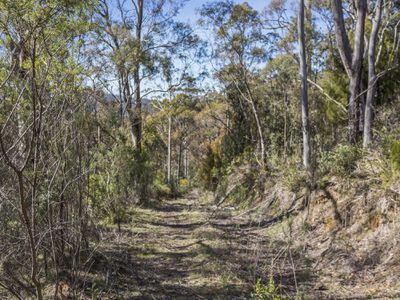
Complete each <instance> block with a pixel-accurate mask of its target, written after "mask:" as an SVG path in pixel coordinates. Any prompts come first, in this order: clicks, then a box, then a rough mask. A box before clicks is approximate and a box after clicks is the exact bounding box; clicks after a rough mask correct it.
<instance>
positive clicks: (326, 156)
mask: <svg viewBox="0 0 400 300" xmlns="http://www.w3.org/2000/svg"><path fill="white" fill-rule="evenodd" d="M359 158H361V151H360V149H359V148H358V147H357V146H350V145H339V146H338V147H337V148H336V149H335V151H331V152H323V153H322V156H321V160H320V163H319V170H320V171H321V172H322V174H333V175H339V176H347V175H349V174H350V173H351V172H352V171H354V169H355V168H356V166H357V160H358V159H359Z"/></svg>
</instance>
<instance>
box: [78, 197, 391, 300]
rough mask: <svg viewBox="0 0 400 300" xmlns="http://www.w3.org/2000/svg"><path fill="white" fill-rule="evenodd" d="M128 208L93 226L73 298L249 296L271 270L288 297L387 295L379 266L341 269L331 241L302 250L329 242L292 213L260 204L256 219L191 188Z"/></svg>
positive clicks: (266, 281)
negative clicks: (126, 214) (299, 227)
mask: <svg viewBox="0 0 400 300" xmlns="http://www.w3.org/2000/svg"><path fill="white" fill-rule="evenodd" d="M271 209H272V207H271ZM325 210H326V209H325ZM318 214H321V213H318ZM130 215H131V217H132V221H131V222H129V223H127V224H123V225H121V228H120V230H118V227H117V226H115V225H113V226H110V225H107V226H103V227H101V228H100V229H101V230H100V232H101V236H100V238H99V242H98V243H96V248H95V251H94V252H93V255H92V259H91V260H90V261H91V263H90V264H89V265H88V269H87V270H88V271H87V272H86V273H85V275H84V276H83V277H84V278H83V279H82V280H81V283H82V282H83V284H82V288H83V290H84V295H83V297H81V298H87V299H249V298H251V296H252V293H254V289H255V283H256V282H257V280H258V279H260V278H261V280H262V282H263V284H264V287H265V286H266V285H268V282H269V280H270V278H272V279H273V280H274V285H275V286H276V287H277V288H279V295H282V296H283V297H284V298H289V299H293V298H297V299H371V298H373V299H388V297H387V296H385V297H384V296H379V297H378V295H383V294H386V292H388V291H390V289H387V288H385V285H383V283H381V281H382V280H384V279H385V278H386V277H384V274H385V272H384V271H382V270H380V269H370V268H358V269H354V270H355V271H351V272H350V273H349V272H348V270H347V269H349V268H350V267H351V265H350V264H349V263H348V262H347V260H344V261H343V262H342V263H340V260H343V257H342V256H343V255H344V254H343V253H342V252H338V250H335V248H334V247H333V248H332V247H330V248H331V249H332V250H331V251H329V252H327V253H330V254H329V255H332V258H329V257H330V256H329V255H325V256H326V258H325V259H322V256H323V254H321V255H307V253H309V252H310V250H307V249H309V248H310V245H311V244H312V245H314V244H315V245H317V246H315V247H317V250H318V249H320V248H323V246H324V245H325V244H326V243H328V244H332V245H334V243H333V242H331V241H330V240H329V239H326V238H325V236H326V234H323V235H321V236H320V237H318V234H317V231H311V232H310V233H309V234H308V235H305V236H304V237H303V240H301V238H299V235H301V234H300V233H299V232H297V233H293V231H292V227H293V225H292V224H293V222H294V220H296V219H293V217H285V216H283V217H282V216H281V217H276V216H272V217H271V216H268V215H265V214H264V213H263V212H261V215H262V216H263V221H262V222H260V221H259V219H258V221H257V222H256V221H255V220H256V218H254V214H253V216H251V214H248V213H244V212H243V210H236V209H233V208H232V207H229V206H225V207H216V205H215V203H214V199H213V197H212V195H210V194H207V193H204V192H201V193H200V192H199V191H197V190H193V191H191V192H190V193H188V194H187V195H185V196H184V197H182V198H177V199H168V200H162V201H160V202H157V204H156V205H154V206H153V207H151V208H140V207H139V208H138V207H136V208H134V210H133V211H132V212H131V214H130ZM259 215H260V213H259ZM265 218H266V219H265ZM296 218H297V219H298V217H296ZM310 234H311V236H310ZM321 237H323V240H322V244H318V243H319V242H318V241H319V240H321ZM310 243H311V244H310ZM307 245H308V246H307ZM318 245H319V246H318ZM323 252H326V251H323ZM352 252H354V251H352ZM317 253H319V252H317ZM354 253H355V252H354ZM346 266H347V267H346ZM350 269H351V268H350ZM352 270H353V269H352ZM357 270H358V271H357ZM393 270H394V269H393ZM393 270H392V271H393ZM373 272H375V273H376V274H375V273H374V274H375V275H376V276H375V275H374V276H372V274H373ZM365 274H367V275H368V276H366V275H365ZM393 276H394V277H393ZM393 276H391V277H392V278H394V280H395V281H396V276H395V275H393ZM379 280H381V281H379ZM391 287H392V290H393V287H395V285H393V284H391ZM264 291H265V290H264ZM382 293H383V294H382ZM272 294H273V293H272ZM374 295H375V296H377V297H375V296H374ZM392 295H393V293H392ZM397 295H398V294H397ZM389 298H391V299H392V298H393V297H389ZM394 298H396V297H394ZM271 299H275V298H271Z"/></svg>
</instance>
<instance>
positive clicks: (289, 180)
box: [284, 166, 307, 193]
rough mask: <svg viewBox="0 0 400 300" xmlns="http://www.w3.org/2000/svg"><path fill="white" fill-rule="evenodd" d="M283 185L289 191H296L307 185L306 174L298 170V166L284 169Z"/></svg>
mask: <svg viewBox="0 0 400 300" xmlns="http://www.w3.org/2000/svg"><path fill="white" fill-rule="evenodd" d="M284 178H285V181H284V183H285V186H286V187H287V188H288V189H289V191H291V192H293V193H297V192H299V191H300V190H301V188H302V187H305V186H306V185H307V174H306V173H305V172H303V171H302V170H300V168H299V167H293V166H292V167H289V168H287V169H286V171H285V174H284Z"/></svg>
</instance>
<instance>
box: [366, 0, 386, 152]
mask: <svg viewBox="0 0 400 300" xmlns="http://www.w3.org/2000/svg"><path fill="white" fill-rule="evenodd" d="M381 18H382V0H378V1H377V3H376V11H375V15H374V17H373V19H372V30H371V35H370V37H369V43H368V91H367V100H366V103H365V117H364V134H363V147H364V149H367V148H368V147H369V146H370V144H371V141H372V122H373V109H374V98H375V92H376V81H377V78H376V74H375V62H376V57H375V56H376V55H375V52H376V43H377V39H378V32H379V27H380V24H381Z"/></svg>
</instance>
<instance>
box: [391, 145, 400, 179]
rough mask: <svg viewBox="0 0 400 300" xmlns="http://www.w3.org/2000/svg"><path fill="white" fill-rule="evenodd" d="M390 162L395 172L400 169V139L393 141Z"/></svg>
mask: <svg viewBox="0 0 400 300" xmlns="http://www.w3.org/2000/svg"><path fill="white" fill-rule="evenodd" d="M390 163H391V166H392V170H393V171H394V172H398V171H400V140H396V141H393V142H392V145H391V146H390Z"/></svg>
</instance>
